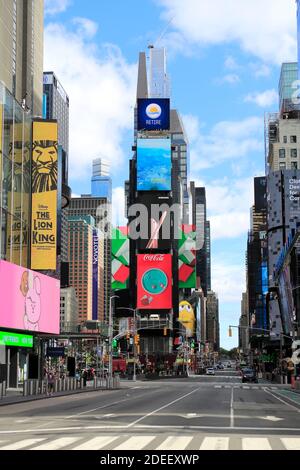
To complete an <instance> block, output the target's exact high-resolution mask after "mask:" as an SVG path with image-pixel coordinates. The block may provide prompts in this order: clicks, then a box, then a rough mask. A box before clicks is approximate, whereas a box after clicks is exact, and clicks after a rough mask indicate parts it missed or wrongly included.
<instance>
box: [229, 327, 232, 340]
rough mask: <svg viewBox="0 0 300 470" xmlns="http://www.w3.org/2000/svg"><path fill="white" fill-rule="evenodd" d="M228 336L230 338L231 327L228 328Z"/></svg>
mask: <svg viewBox="0 0 300 470" xmlns="http://www.w3.org/2000/svg"><path fill="white" fill-rule="evenodd" d="M228 336H230V338H231V337H232V329H231V326H230V327H229V328H228Z"/></svg>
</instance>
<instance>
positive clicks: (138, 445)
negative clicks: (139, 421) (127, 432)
mask: <svg viewBox="0 0 300 470" xmlns="http://www.w3.org/2000/svg"><path fill="white" fill-rule="evenodd" d="M155 438H156V436H133V437H130V438H129V439H127V440H126V441H125V442H122V444H120V445H118V446H117V447H115V448H114V450H128V449H130V450H140V449H143V448H144V447H146V446H147V445H148V444H150V442H151V441H153V439H155Z"/></svg>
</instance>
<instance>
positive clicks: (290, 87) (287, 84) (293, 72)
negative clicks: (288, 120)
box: [278, 62, 298, 116]
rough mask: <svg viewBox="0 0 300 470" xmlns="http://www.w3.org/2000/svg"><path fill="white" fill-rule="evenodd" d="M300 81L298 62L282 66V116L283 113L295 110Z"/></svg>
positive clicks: (280, 96)
mask: <svg viewBox="0 0 300 470" xmlns="http://www.w3.org/2000/svg"><path fill="white" fill-rule="evenodd" d="M297 80H298V62H285V63H283V64H282V66H281V73H280V79H279V87H278V94H279V112H280V115H281V116H282V115H283V113H285V112H289V111H292V110H293V109H295V103H294V102H293V95H294V94H295V91H297V88H298V87H297V83H296V81H297Z"/></svg>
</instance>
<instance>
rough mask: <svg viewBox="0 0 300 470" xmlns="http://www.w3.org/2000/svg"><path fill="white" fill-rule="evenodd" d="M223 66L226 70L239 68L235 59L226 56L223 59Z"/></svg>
mask: <svg viewBox="0 0 300 470" xmlns="http://www.w3.org/2000/svg"><path fill="white" fill-rule="evenodd" d="M224 65H225V68H226V69H228V70H239V69H240V66H239V65H238V63H237V61H236V60H235V58H234V57H232V56H228V57H226V59H225V64H224Z"/></svg>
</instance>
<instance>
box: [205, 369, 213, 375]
mask: <svg viewBox="0 0 300 470" xmlns="http://www.w3.org/2000/svg"><path fill="white" fill-rule="evenodd" d="M206 375H215V369H214V368H213V367H208V368H207V369H206Z"/></svg>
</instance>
